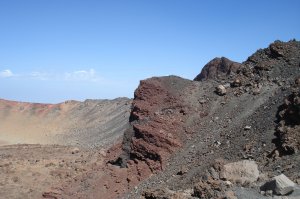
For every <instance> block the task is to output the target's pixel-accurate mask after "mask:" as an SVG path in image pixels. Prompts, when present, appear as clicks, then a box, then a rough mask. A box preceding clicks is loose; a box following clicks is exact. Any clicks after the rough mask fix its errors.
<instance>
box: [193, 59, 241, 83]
mask: <svg viewBox="0 0 300 199" xmlns="http://www.w3.org/2000/svg"><path fill="white" fill-rule="evenodd" d="M240 66H241V64H240V63H237V62H233V61H231V60H229V59H227V58H225V57H222V58H214V59H213V60H211V61H210V62H208V63H207V64H206V65H205V66H204V67H203V69H202V71H201V73H200V74H199V75H197V77H195V79H194V80H195V81H201V80H206V79H214V78H218V77H220V76H221V77H222V76H228V75H230V73H232V72H234V73H236V72H237V70H238V69H239V68H240Z"/></svg>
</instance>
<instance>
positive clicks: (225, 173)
mask: <svg viewBox="0 0 300 199" xmlns="http://www.w3.org/2000/svg"><path fill="white" fill-rule="evenodd" d="M258 177H259V171H258V168H257V164H256V162H255V161H250V160H242V161H239V162H233V163H229V164H225V165H224V166H223V169H222V170H221V173H220V178H221V179H225V180H229V181H231V182H240V183H242V184H244V183H245V182H247V183H252V182H255V181H257V179H258Z"/></svg>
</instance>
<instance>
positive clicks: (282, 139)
mask: <svg viewBox="0 0 300 199" xmlns="http://www.w3.org/2000/svg"><path fill="white" fill-rule="evenodd" d="M278 118H279V123H278V126H277V128H276V136H277V137H278V142H277V144H278V148H279V150H280V152H282V154H293V153H297V152H298V151H299V149H300V92H297V91H294V92H293V93H292V94H291V95H289V96H288V97H287V98H286V99H285V101H284V104H283V105H281V106H280V107H279V112H278Z"/></svg>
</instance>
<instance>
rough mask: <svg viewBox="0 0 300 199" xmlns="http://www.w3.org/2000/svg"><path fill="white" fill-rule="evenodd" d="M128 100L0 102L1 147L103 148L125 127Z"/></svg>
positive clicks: (113, 140)
mask: <svg viewBox="0 0 300 199" xmlns="http://www.w3.org/2000/svg"><path fill="white" fill-rule="evenodd" d="M130 106H131V100H130V99H127V98H118V99H114V100H85V101H84V102H79V101H66V102H63V103H60V104H39V103H26V102H15V101H8V100H0V141H1V142H2V143H3V144H17V143H22V144H61V145H79V146H83V147H88V148H90V147H96V146H107V145H109V144H112V143H113V142H115V141H116V140H117V139H118V138H120V136H121V135H122V133H123V132H124V130H125V129H126V128H127V127H128V118H129V113H130Z"/></svg>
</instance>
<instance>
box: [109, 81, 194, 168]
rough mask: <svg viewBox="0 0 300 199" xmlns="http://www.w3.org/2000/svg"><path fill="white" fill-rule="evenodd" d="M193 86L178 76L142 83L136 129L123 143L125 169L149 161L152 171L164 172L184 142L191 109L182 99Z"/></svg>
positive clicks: (133, 120) (133, 119) (136, 103)
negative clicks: (170, 156)
mask: <svg viewBox="0 0 300 199" xmlns="http://www.w3.org/2000/svg"><path fill="white" fill-rule="evenodd" d="M191 83H192V81H189V80H184V79H182V78H179V77H174V76H171V77H163V78H151V79H147V80H144V81H141V83H140V86H139V87H138V89H137V90H136V91H135V97H134V101H133V109H132V112H131V117H130V120H131V126H132V127H131V129H130V130H128V131H127V132H126V133H125V138H124V140H123V149H124V154H123V155H122V156H121V159H122V160H121V161H120V162H118V163H119V164H121V166H127V167H128V163H129V162H130V161H133V162H135V163H137V164H138V165H140V164H141V163H140V162H145V163H146V165H147V167H149V168H150V170H151V172H155V171H158V170H162V169H163V166H164V163H165V160H166V159H167V158H168V156H169V155H170V154H171V153H172V152H174V151H175V150H176V149H177V148H178V147H180V146H181V145H182V143H183V141H184V139H182V138H184V136H185V133H184V132H185V129H184V128H183V126H184V125H183V124H184V121H185V120H186V118H187V115H186V112H187V110H188V107H187V106H185V105H184V99H183V97H182V96H184V94H183V92H184V90H185V88H187V87H188V86H189V85H191ZM119 160H120V159H119ZM115 163H117V162H115ZM118 163H117V164H118ZM130 164H131V167H132V162H130ZM129 167H130V166H129ZM142 169H145V168H142Z"/></svg>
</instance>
